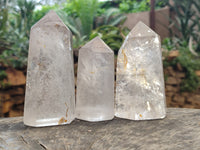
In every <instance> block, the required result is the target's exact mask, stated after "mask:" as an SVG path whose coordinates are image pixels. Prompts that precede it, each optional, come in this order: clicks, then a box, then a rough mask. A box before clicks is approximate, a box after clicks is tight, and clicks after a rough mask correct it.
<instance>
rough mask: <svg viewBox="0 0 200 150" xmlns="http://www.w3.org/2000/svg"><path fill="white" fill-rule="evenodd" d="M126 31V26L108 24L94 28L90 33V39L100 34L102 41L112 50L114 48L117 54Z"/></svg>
mask: <svg viewBox="0 0 200 150" xmlns="http://www.w3.org/2000/svg"><path fill="white" fill-rule="evenodd" d="M128 32H129V30H128V29H127V28H119V27H114V26H110V25H104V26H101V27H98V28H97V29H96V30H94V31H93V32H92V34H91V35H90V39H93V38H94V37H96V36H100V37H101V38H102V40H104V42H105V43H106V44H107V45H108V46H109V47H110V48H111V49H112V50H114V52H115V54H117V53H118V50H119V48H120V47H121V44H122V42H123V40H124V38H125V36H126V35H127V34H128Z"/></svg>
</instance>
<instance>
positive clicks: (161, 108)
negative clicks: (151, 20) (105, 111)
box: [115, 22, 166, 120]
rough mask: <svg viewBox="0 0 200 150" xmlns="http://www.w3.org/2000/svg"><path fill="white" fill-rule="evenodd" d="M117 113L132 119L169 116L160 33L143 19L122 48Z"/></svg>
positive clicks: (119, 57)
mask: <svg viewBox="0 0 200 150" xmlns="http://www.w3.org/2000/svg"><path fill="white" fill-rule="evenodd" d="M116 76H117V79H116V103H115V116H117V117H120V118H125V119H131V120H151V119H160V118H164V117H165V116H166V110H165V109H166V104H165V86H164V75H163V65H162V53H161V43H160V37H159V35H157V34H156V33H155V32H154V31H153V30H151V29H150V28H149V27H148V26H146V25H145V24H144V23H142V22H139V23H138V24H137V25H136V26H135V27H134V28H133V29H132V30H131V32H130V33H129V34H128V36H127V37H126V39H125V41H124V43H123V45H122V46H121V48H120V50H119V52H118V59H117V72H116Z"/></svg>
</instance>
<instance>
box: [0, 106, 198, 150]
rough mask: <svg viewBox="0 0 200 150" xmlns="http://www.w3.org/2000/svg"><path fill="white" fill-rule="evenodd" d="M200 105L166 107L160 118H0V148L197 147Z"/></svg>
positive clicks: (143, 149) (190, 149)
mask: <svg viewBox="0 0 200 150" xmlns="http://www.w3.org/2000/svg"><path fill="white" fill-rule="evenodd" d="M199 141H200V109H181V108H169V109H168V111H167V117H166V118H165V119H162V120H151V121H133V120H125V119H120V118H115V119H114V120H112V121H105V122H96V123H90V122H86V121H80V120H75V121H74V122H72V124H70V125H64V126H54V127H45V128H32V127H27V126H24V124H23V122H22V117H18V118H6V119H0V149H3V150H4V149H6V150H7V149H9V150H36V149H37V150H44V149H46V150H47V149H48V150H90V149H92V150H104V149H106V150H107V149H109V150H130V149H131V150H158V149H159V150H199V148H200V142H199Z"/></svg>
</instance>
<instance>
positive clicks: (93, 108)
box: [76, 37, 114, 121]
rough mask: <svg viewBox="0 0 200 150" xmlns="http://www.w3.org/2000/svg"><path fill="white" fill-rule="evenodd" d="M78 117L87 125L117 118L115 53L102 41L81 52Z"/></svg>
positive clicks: (92, 42) (96, 41)
mask: <svg viewBox="0 0 200 150" xmlns="http://www.w3.org/2000/svg"><path fill="white" fill-rule="evenodd" d="M76 117H77V118H78V119H82V120H87V121H103V120H110V119H112V118H113V117H114V53H113V51H112V50H111V49H110V48H109V47H108V46H107V45H106V44H105V43H104V42H103V41H102V40H101V39H100V38H99V37H96V38H94V39H93V40H92V41H90V42H89V43H87V44H86V45H85V46H83V47H82V48H81V49H80V50H79V60H78V77H77V96H76Z"/></svg>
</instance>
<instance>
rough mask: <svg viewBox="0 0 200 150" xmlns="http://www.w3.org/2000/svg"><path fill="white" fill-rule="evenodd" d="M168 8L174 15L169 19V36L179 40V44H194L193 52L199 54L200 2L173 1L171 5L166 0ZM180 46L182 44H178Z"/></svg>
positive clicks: (193, 0) (196, 0) (189, 0)
mask: <svg viewBox="0 0 200 150" xmlns="http://www.w3.org/2000/svg"><path fill="white" fill-rule="evenodd" d="M167 2H168V5H169V7H170V8H171V10H172V11H174V13H175V14H176V16H175V18H170V22H171V27H174V28H175V29H176V30H177V31H179V32H176V31H174V30H173V28H170V29H171V34H172V35H173V36H175V37H177V38H179V39H180V40H179V41H180V42H182V41H185V42H187V43H188V44H189V41H190V40H191V42H192V43H193V44H194V45H193V48H194V49H195V51H197V52H200V42H199V41H200V22H199V20H200V15H198V14H200V1H199V0H174V1H173V2H174V4H173V5H171V4H170V3H169V1H168V0H167ZM179 44H180V45H181V44H182V43H179Z"/></svg>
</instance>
